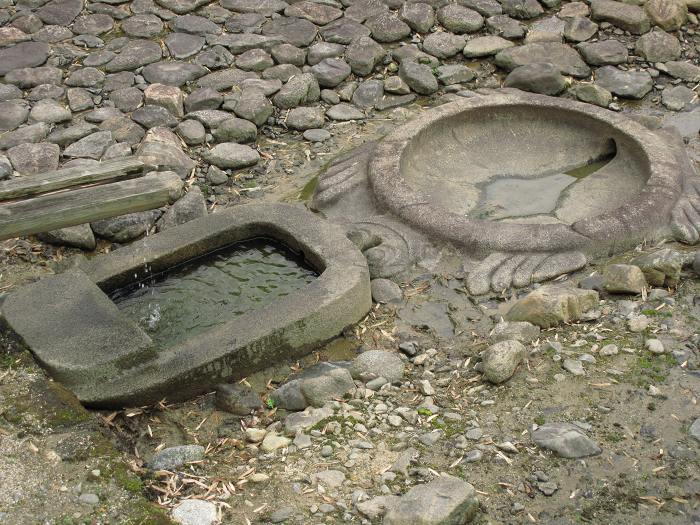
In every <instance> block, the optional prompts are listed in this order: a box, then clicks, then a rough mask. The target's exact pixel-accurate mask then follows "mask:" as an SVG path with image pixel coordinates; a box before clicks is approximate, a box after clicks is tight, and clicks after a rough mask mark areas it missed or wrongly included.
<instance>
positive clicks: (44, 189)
mask: <svg viewBox="0 0 700 525" xmlns="http://www.w3.org/2000/svg"><path fill="white" fill-rule="evenodd" d="M150 169H152V166H150V165H149V164H146V163H144V162H143V161H141V160H140V159H139V158H138V157H128V158H126V159H119V160H113V161H106V162H100V163H99V164H95V165H92V166H76V167H73V168H63V169H60V170H56V171H48V172H46V173H38V174H36V175H28V176H24V177H17V178H14V179H10V180H6V181H2V182H0V201H4V200H8V199H18V198H24V197H32V196H34V195H41V194H42V193H49V192H51V191H56V190H62V189H65V188H72V187H75V186H83V185H86V184H102V183H107V182H115V181H118V180H123V179H127V178H131V177H134V176H137V175H143V174H144V173H145V172H146V170H150Z"/></svg>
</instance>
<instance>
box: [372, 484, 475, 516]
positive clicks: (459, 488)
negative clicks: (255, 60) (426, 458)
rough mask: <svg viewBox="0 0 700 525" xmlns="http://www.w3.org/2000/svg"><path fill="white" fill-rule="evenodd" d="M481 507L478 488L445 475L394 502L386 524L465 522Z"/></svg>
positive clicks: (412, 490)
mask: <svg viewBox="0 0 700 525" xmlns="http://www.w3.org/2000/svg"><path fill="white" fill-rule="evenodd" d="M478 508H479V500H478V499H477V497H476V491H475V490H474V487H472V486H471V485H470V484H469V483H467V482H466V481H462V480H461V479H459V478H456V477H453V476H448V475H443V476H440V477H439V478H437V479H435V480H433V481H431V482H430V483H425V484H422V485H417V486H415V487H413V488H412V489H411V490H409V491H408V492H407V493H406V494H404V495H403V496H402V497H401V499H400V500H399V501H398V502H396V504H394V505H392V506H391V507H390V508H389V510H388V512H387V513H386V515H385V516H384V521H383V523H384V525H463V524H465V523H469V522H470V521H472V519H474V516H475V515H476V512H477V510H478Z"/></svg>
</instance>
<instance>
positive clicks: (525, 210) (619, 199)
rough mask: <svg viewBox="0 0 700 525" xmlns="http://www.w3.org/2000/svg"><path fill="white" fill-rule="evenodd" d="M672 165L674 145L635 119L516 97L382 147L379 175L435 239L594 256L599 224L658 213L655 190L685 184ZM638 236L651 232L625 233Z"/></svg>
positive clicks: (472, 107) (405, 133)
mask: <svg viewBox="0 0 700 525" xmlns="http://www.w3.org/2000/svg"><path fill="white" fill-rule="evenodd" d="M672 164H675V159H674V157H673V155H672V154H669V153H668V147H667V146H666V144H665V142H664V140H662V139H661V137H660V136H658V135H657V134H655V133H653V132H651V131H650V130H648V129H647V128H645V127H643V126H642V125H641V124H638V123H636V122H634V121H632V120H629V119H627V118H626V117H624V116H623V115H620V114H616V113H613V112H611V111H607V110H603V109H600V108H597V107H594V106H591V105H588V104H581V103H578V102H573V101H569V100H563V99H554V98H551V97H543V96H538V95H529V94H504V95H497V96H490V97H474V98H470V99H465V100H464V101H458V102H454V103H451V104H446V105H444V106H441V107H439V108H436V109H433V110H430V111H428V112H426V113H425V114H424V115H423V116H422V117H420V118H418V119H417V120H414V121H412V122H410V123H408V124H406V125H404V126H402V127H400V128H398V129H397V130H395V131H394V132H393V133H391V134H390V135H388V136H387V137H386V138H385V139H384V140H383V141H381V142H380V143H379V145H378V147H377V151H376V152H375V154H374V155H373V157H372V160H371V162H370V166H369V177H370V181H371V184H372V188H373V191H374V194H375V196H376V197H377V198H378V200H379V202H380V203H381V204H382V205H384V206H385V207H386V208H388V209H389V210H390V211H391V212H392V213H394V214H396V215H399V216H400V217H402V218H403V219H404V220H406V221H407V222H409V223H411V224H413V225H414V226H416V227H418V228H420V229H422V230H424V231H428V232H430V233H435V234H436V235H438V236H440V237H447V238H448V239H449V240H453V241H457V242H459V243H460V244H466V245H468V246H469V247H471V248H477V249H481V250H483V251H493V250H503V251H513V250H515V251H522V250H550V249H551V250H561V249H562V248H565V249H568V248H581V247H584V246H585V245H586V243H587V242H588V241H590V240H591V239H590V238H588V239H586V237H594V236H595V235H596V231H597V229H599V226H600V225H599V224H598V225H595V224H593V223H594V222H595V221H596V220H605V221H608V222H609V219H610V218H611V217H612V218H614V217H615V216H616V215H618V214H619V213H622V215H625V214H626V213H627V212H626V211H625V210H626V209H627V208H630V207H632V208H634V209H636V210H637V212H639V211H642V212H643V211H644V210H649V211H650V212H652V211H653V209H654V203H653V202H652V201H653V199H652V198H650V195H649V191H650V188H654V187H656V188H658V187H659V186H667V187H668V188H669V190H670V191H674V190H675V188H676V186H677V184H678V181H677V179H678V177H677V175H676V174H673V173H672V170H670V169H669V166H670V165H672ZM657 205H658V202H657ZM657 212H658V210H657ZM652 215H654V213H652ZM620 219H621V220H622V219H624V217H620ZM591 221H593V222H591ZM623 222H625V221H624V220H623ZM625 224H626V223H625ZM591 225H592V226H593V227H591ZM635 228H636V229H644V225H640V224H632V223H630V224H628V225H626V231H620V232H618V233H621V234H634V233H638V232H636V231H635ZM618 229H619V228H618Z"/></svg>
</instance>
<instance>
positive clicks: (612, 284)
mask: <svg viewBox="0 0 700 525" xmlns="http://www.w3.org/2000/svg"><path fill="white" fill-rule="evenodd" d="M646 287H647V282H646V279H645V278H644V274H643V273H642V270H641V269H640V268H639V267H638V266H633V265H631V264H609V265H608V266H606V267H605V270H604V271H603V288H604V289H605V291H607V292H610V293H632V294H638V293H642V290H644V289H645V288H646Z"/></svg>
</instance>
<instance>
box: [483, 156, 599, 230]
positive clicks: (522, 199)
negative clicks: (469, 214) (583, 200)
mask: <svg viewBox="0 0 700 525" xmlns="http://www.w3.org/2000/svg"><path fill="white" fill-rule="evenodd" d="M610 160H612V156H606V157H604V158H602V159H598V160H595V161H593V162H590V163H588V164H585V165H583V166H579V167H577V168H573V169H571V170H569V171H567V172H564V173H554V174H551V175H545V176H542V177H538V178H535V179H523V178H517V177H507V178H499V179H496V180H495V181H493V182H492V183H490V184H489V185H488V186H487V187H486V188H485V190H484V200H483V202H482V204H481V205H480V206H479V207H478V208H477V209H476V210H475V212H474V213H476V214H477V215H479V216H480V217H481V218H490V219H504V218H509V217H526V216H528V215H537V214H548V213H551V212H552V211H554V209H555V208H556V207H557V202H558V201H559V198H560V197H561V194H562V192H563V191H564V190H565V189H566V188H567V187H569V186H570V185H571V184H574V183H575V182H577V181H579V180H581V179H583V178H585V177H587V176H588V175H591V174H592V173H595V172H596V171H598V170H599V169H601V168H602V167H603V166H605V165H606V164H608V163H609V162H610Z"/></svg>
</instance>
